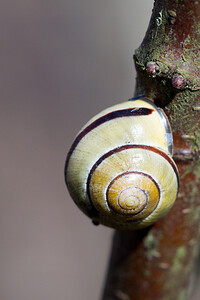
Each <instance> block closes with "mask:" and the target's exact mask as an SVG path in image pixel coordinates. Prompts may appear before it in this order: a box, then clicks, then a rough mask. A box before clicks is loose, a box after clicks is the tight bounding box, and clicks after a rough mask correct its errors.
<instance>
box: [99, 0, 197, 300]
mask: <svg viewBox="0 0 200 300" xmlns="http://www.w3.org/2000/svg"><path fill="white" fill-rule="evenodd" d="M199 42H200V1H194V0H190V1H187V0H177V1H175V0H157V1H155V3H154V8H153V12H152V17H151V20H150V24H149V27H148V30H147V33H146V35H145V38H144V40H143V42H142V44H141V46H140V47H139V48H138V49H137V50H136V52H135V55H134V60H135V66H136V70H137V87H136V92H135V94H136V95H138V94H143V95H145V96H146V97H149V98H151V99H152V100H153V101H154V102H155V103H156V105H158V106H160V107H162V108H163V109H164V110H165V112H166V114H167V116H168V118H169V120H170V124H171V126H172V131H173V135H174V159H175V161H176V163H177V165H178V169H179V173H180V189H179V194H178V199H177V201H176V203H175V205H174V207H173V208H172V210H171V211H170V213H169V214H168V215H167V216H166V217H165V218H163V219H162V220H160V221H158V222H157V223H156V224H155V225H153V226H151V227H150V228H147V229H143V230H139V231H135V232H122V231H121V232H120V231H116V233H115V236H114V241H113V249H112V253H111V261H110V266H109V270H108V276H107V281H106V287H105V292H104V296H103V299H104V300H108V299H109V300H112V299H113V300H114V299H115V300H117V299H122V300H132V299H134V300H140V299H141V300H145V299H148V300H151V299H154V300H156V299H159V300H167V299H168V300H172V299H181V300H182V299H190V298H189V297H190V296H189V295H190V294H191V291H192V289H193V285H194V282H195V277H196V271H195V262H196V259H197V254H198V249H199V246H198V242H199V233H200V226H199V219H200V198H199V189H200V160H199V142H200V118H199V116H200V52H199Z"/></svg>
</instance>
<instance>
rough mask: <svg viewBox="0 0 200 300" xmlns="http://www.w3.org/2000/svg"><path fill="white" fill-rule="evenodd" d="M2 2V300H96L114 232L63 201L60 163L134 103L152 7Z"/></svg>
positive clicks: (109, 1) (110, 0) (103, 0)
mask: <svg viewBox="0 0 200 300" xmlns="http://www.w3.org/2000/svg"><path fill="white" fill-rule="evenodd" d="M0 2H1V9H0V66H1V67H0V103H1V105H0V138H1V143H0V145H1V146H0V160H1V171H0V172H1V178H0V185H1V188H0V190H1V198H0V299H1V300H36V299H37V300H68V299H70V300H71V299H72V300H97V299H100V294H101V290H102V286H103V281H104V277H105V271H106V267H107V262H108V257H109V253H110V245H111V238H112V234H113V231H112V230H111V229H108V228H103V227H102V226H99V227H95V226H93V225H92V224H91V222H90V220H89V219H88V218H87V217H86V216H84V215H83V214H82V213H81V212H80V211H79V210H78V209H77V207H76V206H75V205H74V203H73V202H72V200H71V199H70V197H69V194H68V192H67V190H66V187H65V184H64V175H63V172H64V171H63V170H64V163H65V157H66V154H67V151H68V149H69V147H70V145H71V143H72V141H73V138H74V136H75V134H76V133H77V132H78V131H79V129H80V128H81V127H82V126H83V125H84V123H85V122H86V121H88V119H89V118H91V117H92V116H93V115H95V114H96V113H98V112H99V111H100V110H102V109H103V108H105V107H107V106H110V105H113V104H116V103H118V102H121V101H123V100H127V99H128V98H130V97H131V96H132V95H133V91H134V85H135V70H134V65H133V61H132V55H133V53H134V50H135V49H136V48H137V47H138V46H139V45H140V43H141V41H142V39H143V37H144V34H145V31H146V29H147V26H148V23H149V19H150V15H151V9H152V6H153V0H143V1H141V0H125V1H121V0H98V1H97V0H81V1H77V0H65V1H64V0H57V1H52V0H48V1H45V0H40V1H39V0H15V1H2V0H1V1H0Z"/></svg>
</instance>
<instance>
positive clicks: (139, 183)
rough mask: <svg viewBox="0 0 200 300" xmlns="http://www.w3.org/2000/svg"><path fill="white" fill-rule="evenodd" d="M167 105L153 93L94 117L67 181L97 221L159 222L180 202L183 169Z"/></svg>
mask: <svg viewBox="0 0 200 300" xmlns="http://www.w3.org/2000/svg"><path fill="white" fill-rule="evenodd" d="M171 155H172V134H171V129H170V126H169V123H168V121H167V118H166V116H165V114H164V113H163V111H162V110H161V109H159V108H157V107H156V106H155V105H154V104H153V103H152V102H150V101H149V100H147V99H144V98H143V99H138V100H134V101H127V102H124V103H121V104H118V105H115V106H113V107H110V108H108V109H106V110H104V111H103V112H101V113H100V114H98V115H96V116H95V117H94V118H92V119H91V120H90V121H89V122H88V123H87V124H86V125H85V126H84V127H83V128H82V130H81V131H80V132H79V134H78V135H77V137H76V139H75V141H74V143H73V145H72V147H71V149H70V152H69V154H68V157H67V161H66V166H65V177H66V184H67V186H68V189H69V192H70V194H71V196H72V198H73V199H74V201H75V203H76V204H77V205H78V206H79V207H80V208H81V209H82V210H83V212H84V213H86V214H87V215H88V216H89V217H91V218H92V219H93V220H95V222H99V223H102V224H104V225H107V226H110V227H114V228H120V229H137V228H142V227H145V226H148V225H150V224H152V223H154V222H155V221H156V220H157V219H159V218H160V217H162V216H164V215H165V214H166V213H167V212H168V211H169V209H170V208H171V207H172V205H173V204H174V202H175V200H176V197H177V191H178V171H177V168H176V165H175V163H174V161H173V159H172V158H171Z"/></svg>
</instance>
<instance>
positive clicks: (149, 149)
mask: <svg viewBox="0 0 200 300" xmlns="http://www.w3.org/2000/svg"><path fill="white" fill-rule="evenodd" d="M128 149H144V150H148V151H152V152H154V153H157V154H159V155H160V156H162V157H163V158H164V159H166V160H167V161H168V163H169V164H170V165H171V166H172V168H173V170H174V172H175V174H176V178H177V183H178V186H179V175H178V170H177V167H176V165H175V163H174V162H173V160H172V159H171V158H170V157H169V156H168V155H167V154H166V153H165V152H163V151H161V150H159V149H157V148H155V147H152V146H147V145H123V146H121V147H118V148H115V149H113V150H111V151H109V152H107V153H105V154H104V155H102V156H101V157H100V158H99V159H98V160H97V162H96V163H95V164H94V165H93V167H92V168H91V170H90V173H89V175H88V179H87V193H88V196H89V198H90V191H89V184H90V179H91V177H92V174H93V173H94V171H95V170H96V168H97V167H98V166H99V165H100V163H101V162H102V161H103V160H104V159H106V158H107V157H109V156H111V155H113V154H114V153H118V152H121V151H123V150H128Z"/></svg>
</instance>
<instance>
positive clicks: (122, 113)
mask: <svg viewBox="0 0 200 300" xmlns="http://www.w3.org/2000/svg"><path fill="white" fill-rule="evenodd" d="M153 111H154V110H153V109H150V108H146V107H140V108H137V107H132V108H128V109H121V110H116V111H112V112H110V113H108V114H106V115H103V116H102V117H100V118H98V119H97V120H95V121H94V122H92V123H91V124H90V125H88V126H87V127H86V128H84V129H83V130H82V131H81V132H80V133H79V134H78V136H77V137H76V139H75V141H74V142H73V144H72V146H71V148H70V150H69V153H68V155H67V159H66V163H65V169H66V167H67V164H68V161H69V159H70V156H71V154H72V152H73V151H74V149H75V148H76V146H77V145H78V143H79V142H80V141H81V140H82V138H83V137H84V136H85V135H86V134H88V133H89V132H90V131H91V130H93V129H95V128H96V127H98V126H100V125H102V124H104V123H105V122H108V121H111V120H113V119H117V118H122V117H137V116H147V115H150V114H151V113H152V112H153Z"/></svg>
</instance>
